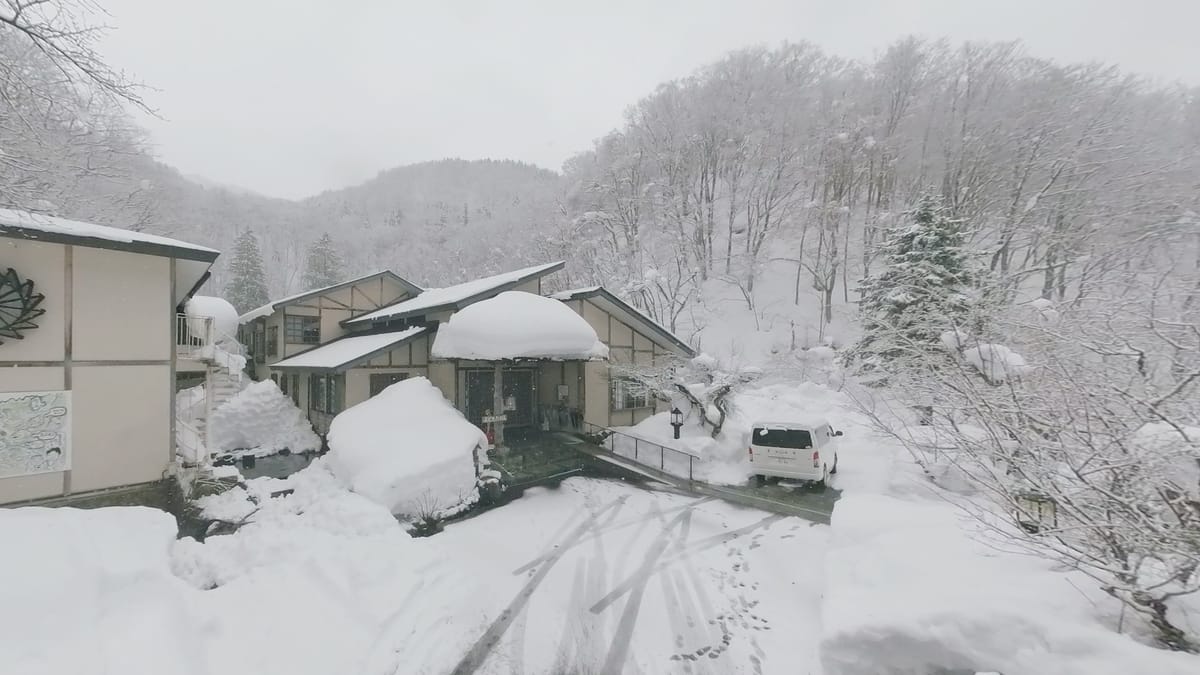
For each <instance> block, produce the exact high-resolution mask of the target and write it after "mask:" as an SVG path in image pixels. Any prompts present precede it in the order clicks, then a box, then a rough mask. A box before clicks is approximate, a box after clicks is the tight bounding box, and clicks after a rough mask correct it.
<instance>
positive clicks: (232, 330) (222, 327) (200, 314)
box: [183, 295, 238, 344]
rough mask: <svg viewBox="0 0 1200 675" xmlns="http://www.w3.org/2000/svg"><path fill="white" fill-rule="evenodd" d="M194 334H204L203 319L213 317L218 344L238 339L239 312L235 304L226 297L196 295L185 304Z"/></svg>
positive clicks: (184, 309) (185, 310) (184, 308)
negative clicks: (230, 302)
mask: <svg viewBox="0 0 1200 675" xmlns="http://www.w3.org/2000/svg"><path fill="white" fill-rule="evenodd" d="M183 311H184V312H185V313H186V314H187V316H188V319H189V322H190V323H191V326H190V327H191V329H192V334H193V335H202V334H203V332H202V319H204V318H206V317H207V318H211V319H212V321H213V332H214V334H215V336H214V337H215V340H216V342H217V344H221V342H222V341H229V340H236V337H235V336H236V335H237V331H238V313H237V310H236V309H234V307H233V305H231V304H229V302H228V301H226V300H225V299H224V298H218V297H214V296H211V295H196V296H193V297H192V299H191V300H188V301H187V304H186V305H184V307H183Z"/></svg>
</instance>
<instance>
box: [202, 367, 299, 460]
mask: <svg viewBox="0 0 1200 675" xmlns="http://www.w3.org/2000/svg"><path fill="white" fill-rule="evenodd" d="M208 435H209V449H210V450H211V451H212V452H233V451H235V450H249V451H251V452H252V453H253V454H255V455H257V456H260V457H261V456H264V455H271V454H275V453H277V452H279V451H280V450H285V449H286V450H290V451H292V452H306V451H311V450H319V449H320V448H321V439H320V438H318V437H317V435H316V434H315V433H313V430H312V425H311V424H309V422H308V420H306V419H304V414H303V413H302V412H300V409H299V408H297V407H296V406H295V405H294V404H293V403H292V399H290V398H288V397H287V396H285V395H284V394H283V392H281V391H279V387H278V385H276V384H275V383H274V382H272V381H271V380H263V381H261V382H254V383H252V384H250V385H248V386H247V387H246V388H245V389H243V390H242V391H241V392H239V393H238V394H237V395H236V396H234V397H233V398H231V399H229V400H228V401H226V402H225V403H224V404H223V405H221V407H219V408H217V409H216V410H215V411H213V414H212V419H211V420H209V423H208Z"/></svg>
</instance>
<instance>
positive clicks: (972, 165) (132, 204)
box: [0, 36, 1200, 352]
mask: <svg viewBox="0 0 1200 675" xmlns="http://www.w3.org/2000/svg"><path fill="white" fill-rule="evenodd" d="M0 37H3V36H0ZM5 39H6V41H5V42H3V43H0V49H3V50H4V53H5V59H4V61H5V63H6V64H19V65H20V67H21V68H23V69H24V70H22V71H21V72H22V73H23V75H22V76H21V77H15V76H11V74H12V73H15V72H17V71H16V70H15V69H14V68H13V67H12V66H7V70H5V71H3V72H4V73H8V74H9V76H6V77H5V78H4V79H3V82H2V84H3V86H4V87H5V97H4V98H3V100H4V101H5V103H4V106H5V107H4V108H3V109H0V114H3V116H4V119H5V120H8V121H11V122H12V123H5V124H0V134H8V136H7V137H5V138H4V139H3V140H4V143H5V145H4V147H5V148H6V152H5V154H3V155H0V202H3V203H4V204H8V205H16V206H19V207H22V208H29V209H34V210H54V211H56V212H57V213H59V214H60V215H65V216H75V217H80V218H84V219H90V220H95V221H98V222H102V223H107V224H114V225H120V226H125V227H134V228H137V229H145V230H149V231H153V232H159V233H164V234H171V235H175V236H179V237H181V238H184V239H189V240H192V241H196V242H198V243H202V244H209V245H212V246H215V247H217V248H219V249H222V250H226V251H231V250H232V248H233V243H234V241H235V239H236V237H237V235H238V233H239V232H240V231H242V230H244V229H249V230H251V231H253V232H254V233H255V234H257V235H258V238H259V241H260V242H261V247H262V250H263V258H264V267H265V270H266V275H267V284H268V287H269V289H270V292H271V294H272V295H275V296H278V295H281V294H284V293H288V292H295V291H299V290H302V289H301V286H302V285H303V281H302V278H303V273H304V270H303V268H304V263H305V260H306V249H307V247H308V246H309V245H310V244H311V243H312V242H314V241H316V240H318V239H319V238H321V237H322V235H324V234H326V233H328V234H329V235H331V237H332V239H333V241H334V244H335V246H336V247H337V253H338V254H339V255H340V256H341V258H342V259H343V260H344V268H345V273H346V274H348V275H354V274H360V273H365V272H369V271H373V270H376V269H379V268H390V269H394V270H396V271H397V272H399V273H401V274H403V275H405V276H408V277H411V278H412V279H413V280H414V281H416V282H417V283H425V284H431V285H439V284H446V283H451V282H455V281H459V280H462V279H464V278H467V277H471V276H477V275H483V274H487V273H491V272H496V271H499V270H502V269H511V268H514V267H519V266H522V265H525V264H527V263H531V262H535V261H543V260H547V259H557V258H568V259H569V260H570V262H571V264H570V265H569V266H568V272H567V274H566V275H564V276H565V278H561V279H558V280H557V283H560V284H563V285H568V284H570V285H576V284H584V283H594V282H602V283H605V284H607V285H609V286H610V287H612V288H613V289H614V290H616V291H617V292H619V293H621V294H622V295H624V296H626V297H628V298H629V299H630V300H631V301H633V302H634V303H636V304H638V305H639V306H641V307H643V308H645V309H646V310H647V311H649V312H650V313H651V314H652V315H654V316H655V317H656V318H658V319H659V320H660V321H661V322H662V323H664V324H666V325H668V326H671V327H673V328H676V329H677V330H679V331H680V332H682V333H684V334H687V335H698V336H706V335H707V336H710V337H709V338H708V340H709V341H708V343H707V344H706V345H705V346H706V347H709V348H711V347H713V346H714V341H716V342H731V341H737V342H739V343H742V344H746V343H749V342H753V341H754V339H755V338H754V337H753V335H749V336H748V335H747V334H746V333H745V331H746V330H747V328H748V327H749V326H753V327H754V328H755V331H753V333H757V334H761V335H762V336H764V337H763V338H762V340H761V342H762V344H761V345H759V347H761V348H763V349H767V350H769V351H772V352H778V351H780V350H791V349H794V348H795V347H797V346H805V345H808V344H813V343H815V342H816V341H819V340H822V339H827V338H829V337H831V336H832V337H833V338H834V339H835V340H836V341H839V342H844V341H846V340H847V339H849V337H848V336H846V335H845V333H846V331H847V330H852V329H847V327H846V326H847V325H848V324H850V323H851V322H850V321H849V319H850V318H851V317H852V316H853V315H854V307H855V302H856V301H857V292H856V287H857V283H858V280H859V279H861V278H863V277H864V276H867V275H869V274H870V273H871V272H872V265H873V264H875V262H876V257H877V254H878V251H879V246H880V244H881V242H880V237H881V233H883V232H885V231H886V230H887V228H889V227H891V226H894V225H896V224H897V223H898V222H899V221H898V218H900V217H901V214H903V213H904V212H905V211H906V210H907V209H908V208H910V207H911V206H912V205H913V204H914V203H915V201H916V199H917V197H918V196H919V195H921V194H924V193H933V194H937V195H939V196H940V197H941V198H942V199H943V201H944V203H945V204H946V208H947V209H948V211H949V214H950V216H951V217H953V218H956V219H961V220H963V221H965V226H964V227H965V231H966V233H967V236H968V240H969V245H970V246H971V247H972V250H974V251H975V252H976V253H977V254H978V256H979V257H980V259H981V260H982V261H983V262H984V265H985V267H986V268H987V270H988V272H989V273H990V274H991V276H992V277H995V279H996V280H998V281H997V283H999V284H1001V285H1004V286H1006V287H1007V288H1009V289H1010V291H1011V293H1012V297H1013V298H1016V297H1018V295H1020V294H1021V293H1032V294H1033V295H1041V296H1043V297H1045V298H1048V299H1053V300H1054V301H1068V300H1072V299H1077V298H1078V297H1081V296H1082V295H1083V294H1087V293H1089V292H1093V291H1095V290H1096V289H1097V288H1098V287H1099V286H1098V284H1100V283H1102V280H1104V279H1107V278H1109V277H1111V276H1112V274H1113V273H1114V270H1122V269H1128V268H1130V267H1136V266H1138V265H1141V264H1142V263H1144V262H1145V261H1148V260H1153V261H1155V263H1156V264H1157V265H1159V266H1160V268H1161V269H1167V268H1169V269H1173V270H1176V271H1177V273H1176V274H1175V276H1173V277H1172V281H1173V282H1175V283H1177V284H1179V285H1180V288H1194V285H1195V283H1196V282H1195V279H1194V278H1193V277H1194V276H1195V274H1196V272H1195V270H1196V269H1197V267H1196V265H1197V260H1198V256H1200V250H1198V249H1200V234H1198V228H1200V224H1198V219H1197V217H1196V215H1195V214H1196V213H1197V212H1200V97H1198V96H1197V92H1196V90H1194V89H1192V90H1189V89H1186V88H1183V87H1179V86H1161V85H1157V84H1154V83H1150V82H1147V81H1145V80H1142V79H1140V78H1137V77H1134V76H1130V75H1126V74H1123V73H1121V72H1120V71H1119V70H1117V69H1116V68H1113V67H1108V66H1101V65H1063V64H1057V63H1053V62H1050V61H1046V60H1043V59H1038V58H1035V57H1031V56H1028V55H1026V54H1025V53H1024V52H1023V51H1022V49H1021V47H1020V46H1019V45H1017V44H1012V43H1000V44H964V45H961V46H950V45H947V44H945V43H942V42H923V41H920V40H917V39H906V40H903V41H900V42H898V43H896V44H894V45H892V46H891V47H890V48H888V49H887V50H885V51H884V52H882V53H881V55H880V56H879V57H878V58H877V59H876V60H874V61H872V62H869V63H862V62H856V61H848V60H844V59H840V58H837V57H835V56H831V55H829V54H826V53H823V52H822V51H821V50H819V49H817V48H815V47H813V46H811V45H807V44H792V45H784V46H782V47H779V48H775V49H766V48H755V49H748V50H743V51H739V52H736V53H732V54H730V55H729V56H727V57H726V58H724V59H722V60H721V61H719V62H717V63H714V64H712V65H710V66H708V67H705V68H703V69H701V70H700V71H698V72H696V73H695V74H694V75H692V76H690V77H687V78H683V79H680V80H676V81H672V82H668V83H665V84H663V85H661V86H660V87H659V88H658V89H657V90H656V91H655V92H653V93H652V94H651V95H649V96H648V97H646V98H645V99H643V100H641V101H638V102H636V103H635V104H634V105H633V106H632V107H631V108H630V109H629V112H628V114H627V119H626V122H625V124H624V125H623V126H622V127H621V128H620V129H617V130H614V131H613V132H612V133H610V134H609V135H607V136H605V137H604V138H602V139H600V140H598V141H597V142H596V144H595V146H594V147H593V148H591V149H587V150H584V151H583V152H581V153H580V154H579V155H577V156H575V157H574V158H572V159H571V160H569V161H568V162H567V164H566V166H565V167H564V172H563V174H562V175H559V174H556V173H554V172H551V171H547V170H544V169H540V168H537V167H534V166H531V165H526V164H521V163H517V162H511V161H461V160H442V161H435V162H427V163H423V164H416V165H412V166H405V167H399V168H395V169H391V170H387V171H383V172H381V173H380V174H379V175H377V176H376V177H375V178H374V179H372V180H370V181H367V182H366V183H363V184H361V185H358V186H354V187H350V188H345V189H341V190H334V191H328V192H324V193H322V194H319V195H316V196H313V197H311V198H308V199H304V200H300V201H288V200H282V199H271V198H267V197H262V196H258V195H254V194H251V193H245V192H240V191H235V190H229V189H223V188H219V187H204V186H202V185H200V184H198V183H196V182H193V181H190V180H188V179H186V178H184V177H183V176H181V175H180V174H179V173H178V172H177V171H175V170H174V169H172V168H170V167H167V166H164V165H162V164H160V163H158V162H156V161H154V160H153V159H151V158H150V156H149V155H148V154H147V153H146V151H145V150H144V149H143V145H142V143H141V139H140V138H139V136H138V132H137V130H136V129H134V128H132V127H131V126H130V125H129V124H128V121H127V118H126V116H124V115H123V114H121V113H120V112H119V110H117V109H116V108H115V107H114V106H113V105H111V104H98V103H97V102H96V101H97V100H101V101H103V99H97V98H95V97H85V96H82V95H80V94H79V93H78V92H77V91H76V90H72V89H71V88H69V87H65V86H63V87H58V88H57V89H56V88H55V87H56V86H57V85H54V84H53V82H52V81H53V66H52V65H51V64H49V63H48V62H47V60H46V57H45V56H44V55H43V54H41V53H40V52H39V51H38V50H36V49H33V48H30V47H28V46H23V45H21V44H19V43H17V42H15V41H13V40H10V39H7V38H5ZM35 76H36V77H43V78H45V79H46V80H47V81H48V82H50V84H46V83H41V84H38V85H37V86H36V87H35V86H33V85H34V84H37V81H36V77H35ZM38 87H40V88H38ZM47 89H48V90H50V91H57V92H58V93H57V95H56V96H55V97H53V98H54V99H55V100H53V101H51V100H50V99H48V98H47V97H46V96H44V95H34V94H33V92H34V91H35V90H36V91H45V90H47ZM17 120H21V121H22V122H24V123H28V122H30V121H33V120H36V122H35V123H36V124H37V125H39V126H40V127H41V128H40V129H39V132H40V133H39V134H38V135H36V136H31V135H30V134H28V133H18V130H19V128H20V125H19V124H16V121H17ZM31 139H32V140H31ZM226 270H227V262H226V261H225V260H224V259H222V262H221V263H220V264H218V266H217V268H216V270H215V274H214V278H213V280H212V282H211V283H210V286H209V288H208V289H207V290H208V292H216V293H219V292H221V291H222V289H223V288H224V286H225V284H226V282H227V281H228V277H227V274H226ZM1180 292H1183V291H1180ZM1193 293H1194V292H1193ZM1189 297H1190V296H1189ZM1196 304H1200V303H1196V302H1193V303H1192V304H1191V305H1189V307H1192V306H1195V305H1196ZM730 325H735V326H736V327H737V329H738V330H737V332H736V333H733V334H728V335H724V334H722V327H723V326H726V327H728V326H730ZM759 347H755V349H758V348H759ZM741 348H742V347H737V349H741ZM726 351H729V350H728V349H727V350H726Z"/></svg>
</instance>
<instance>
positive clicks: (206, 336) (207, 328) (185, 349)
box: [175, 314, 215, 358]
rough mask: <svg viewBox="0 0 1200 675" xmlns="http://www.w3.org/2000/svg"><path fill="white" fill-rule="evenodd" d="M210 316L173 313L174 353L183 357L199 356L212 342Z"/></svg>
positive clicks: (211, 320) (211, 321)
mask: <svg viewBox="0 0 1200 675" xmlns="http://www.w3.org/2000/svg"><path fill="white" fill-rule="evenodd" d="M214 337H215V336H214V334H213V319H212V317H211V316H188V315H187V314H176V315H175V353H176V354H177V355H178V356H180V357H183V358H200V357H201V356H203V353H204V350H205V348H206V347H208V346H209V345H211V344H213V338H214Z"/></svg>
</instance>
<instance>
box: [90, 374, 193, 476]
mask: <svg viewBox="0 0 1200 675" xmlns="http://www.w3.org/2000/svg"><path fill="white" fill-rule="evenodd" d="M71 378H72V381H71V400H72V408H71V414H72V416H73V418H72V424H71V427H72V429H71V431H72V453H73V456H72V460H71V465H72V466H71V491H72V492H81V491H87V490H98V489H100V488H107V487H116V486H118V485H129V484H132V483H144V482H148V481H152V480H158V479H160V478H162V477H163V476H164V474H165V472H166V470H167V467H168V465H169V464H170V463H171V460H172V459H173V454H174V450H173V448H172V446H171V444H170V443H169V442H168V440H169V439H170V436H171V416H172V414H173V409H172V408H171V407H170V403H171V398H172V396H173V394H174V389H175V387H174V383H173V382H171V372H170V366H88V367H76V368H73V369H72V375H71ZM168 413H171V414H168Z"/></svg>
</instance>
